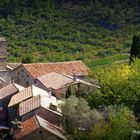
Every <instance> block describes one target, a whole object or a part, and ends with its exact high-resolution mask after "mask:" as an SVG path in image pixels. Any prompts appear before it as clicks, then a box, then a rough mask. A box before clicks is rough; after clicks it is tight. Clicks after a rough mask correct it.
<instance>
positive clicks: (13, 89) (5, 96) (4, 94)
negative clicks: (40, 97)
mask: <svg viewBox="0 0 140 140" xmlns="http://www.w3.org/2000/svg"><path fill="white" fill-rule="evenodd" d="M23 89H24V88H23V87H22V86H20V85H17V84H15V83H10V84H8V85H6V86H5V87H3V88H2V89H0V107H3V108H7V107H8V104H9V102H10V100H11V97H12V96H13V95H15V94H16V93H18V92H19V91H21V90H23Z"/></svg>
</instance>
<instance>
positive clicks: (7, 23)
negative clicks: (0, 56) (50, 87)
mask: <svg viewBox="0 0 140 140" xmlns="http://www.w3.org/2000/svg"><path fill="white" fill-rule="evenodd" d="M0 17H1V18H0V34H1V36H4V37H6V39H7V41H8V52H9V54H8V61H10V62H21V61H23V62H25V63H29V62H48V61H68V60H83V61H84V62H85V63H86V64H87V65H88V66H90V67H91V68H92V67H94V66H95V65H98V64H101V65H102V64H105V63H109V60H110V57H109V56H111V59H112V60H113V61H115V60H122V59H126V58H128V57H129V56H128V55H127V54H126V53H129V50H130V47H131V43H132V37H133V35H134V34H136V33H137V32H138V31H139V29H140V24H139V23H140V2H139V0H126V1H123V0H71V1H69V0H24V1H21V0H0Z"/></svg>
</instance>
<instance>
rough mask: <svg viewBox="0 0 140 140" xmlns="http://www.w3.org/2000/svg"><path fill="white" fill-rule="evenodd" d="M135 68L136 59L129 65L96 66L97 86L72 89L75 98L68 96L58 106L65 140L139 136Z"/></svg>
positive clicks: (139, 64) (139, 77) (139, 73)
mask: <svg viewBox="0 0 140 140" xmlns="http://www.w3.org/2000/svg"><path fill="white" fill-rule="evenodd" d="M139 68H140V60H139V59H136V60H135V62H134V63H133V64H132V65H131V66H130V65H128V64H127V65H126V64H122V65H117V64H112V65H110V66H108V67H104V68H97V69H96V72H95V73H94V76H95V78H97V79H98V81H97V83H98V84H99V86H100V89H96V90H94V89H92V88H91V89H90V90H89V89H87V88H84V89H82V90H81V91H80V90H79V91H76V92H73V91H72V92H71V93H72V95H73V94H75V95H76V96H77V97H75V96H70V97H69V98H68V99H66V100H65V104H64V106H62V113H63V126H64V129H65V131H66V135H67V136H68V139H70V140H79V139H85V140H90V139H95V140H130V139H134V140H136V139H139V137H138V136H139V135H138V134H137V132H139V128H140V125H139V121H140V84H139V83H140V69H139ZM79 92H80V93H81V94H80V93H79ZM69 95H70V94H69ZM68 110H69V111H68ZM134 132H135V133H134Z"/></svg>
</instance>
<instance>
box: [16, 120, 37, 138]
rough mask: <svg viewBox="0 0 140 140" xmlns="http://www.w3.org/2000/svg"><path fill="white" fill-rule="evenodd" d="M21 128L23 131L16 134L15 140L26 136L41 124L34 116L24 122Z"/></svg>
mask: <svg viewBox="0 0 140 140" xmlns="http://www.w3.org/2000/svg"><path fill="white" fill-rule="evenodd" d="M21 128H22V129H21V131H20V132H19V133H18V134H16V135H15V136H14V139H15V140H18V139H21V138H22V137H25V136H27V135H28V134H30V133H31V132H33V131H35V130H36V129H37V128H39V124H38V122H37V121H36V118H35V117H32V118H30V119H27V120H26V121H24V122H22V123H21Z"/></svg>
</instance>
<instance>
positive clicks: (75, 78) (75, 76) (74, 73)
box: [73, 71, 77, 82]
mask: <svg viewBox="0 0 140 140" xmlns="http://www.w3.org/2000/svg"><path fill="white" fill-rule="evenodd" d="M76 80H77V75H76V71H73V81H74V82H75V81H76Z"/></svg>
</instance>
